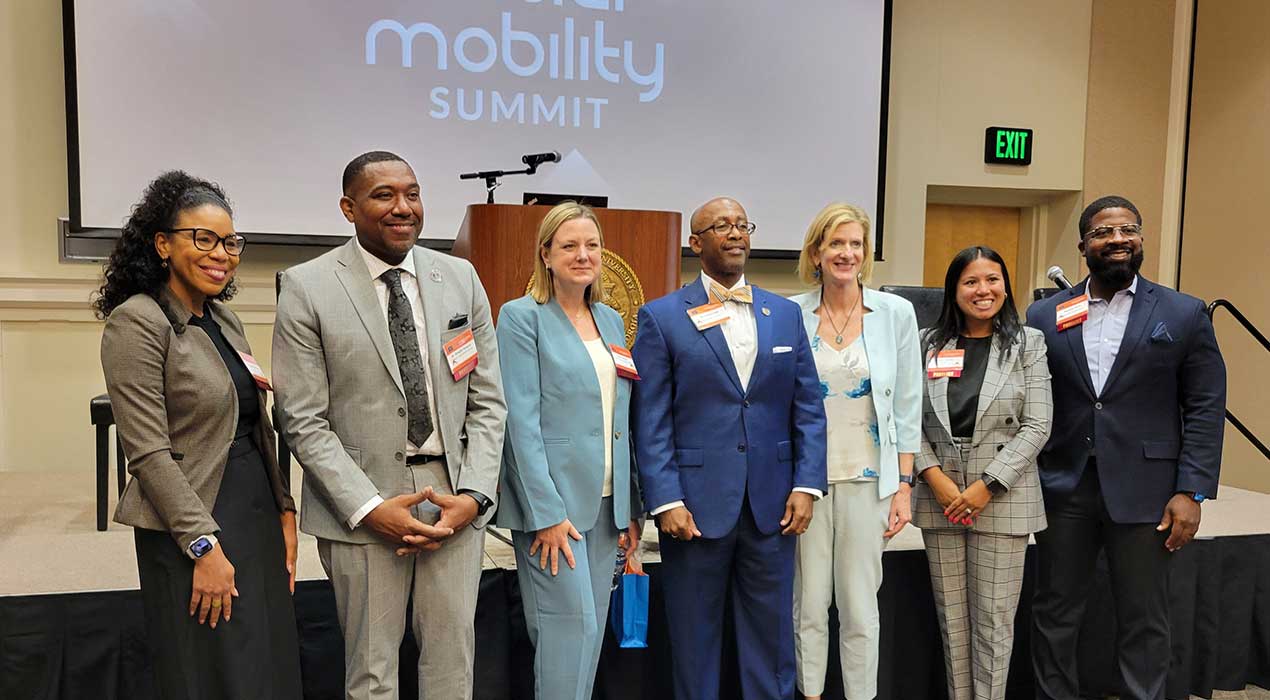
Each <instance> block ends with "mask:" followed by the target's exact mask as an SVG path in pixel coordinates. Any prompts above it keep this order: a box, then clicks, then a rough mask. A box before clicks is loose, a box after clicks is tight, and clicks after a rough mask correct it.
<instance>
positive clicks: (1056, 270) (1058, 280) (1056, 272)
mask: <svg viewBox="0 0 1270 700" xmlns="http://www.w3.org/2000/svg"><path fill="white" fill-rule="evenodd" d="M1045 276H1046V277H1048V278H1050V281H1051V282H1053V283H1054V284H1056V285H1058V288H1059V289H1071V288H1072V283H1071V282H1069V281H1068V280H1067V275H1064V274H1063V268H1061V267H1059V266H1058V265H1055V266H1054V267H1051V268H1050V269H1049V271H1048V272H1046V273H1045Z"/></svg>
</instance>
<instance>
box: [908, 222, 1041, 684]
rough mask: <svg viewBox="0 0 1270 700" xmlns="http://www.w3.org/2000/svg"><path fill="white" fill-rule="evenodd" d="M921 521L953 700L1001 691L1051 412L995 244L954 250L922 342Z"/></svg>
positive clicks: (1035, 526) (1036, 354) (1033, 333)
mask: <svg viewBox="0 0 1270 700" xmlns="http://www.w3.org/2000/svg"><path fill="white" fill-rule="evenodd" d="M922 347H923V349H924V352H925V357H926V362H927V375H926V391H925V397H924V399H923V411H922V451H921V453H920V454H919V455H918V458H917V470H918V472H919V473H920V475H921V479H920V481H921V485H920V486H919V487H918V488H917V489H916V490H915V492H914V496H915V499H914V506H913V524H914V525H917V526H918V527H920V528H922V538H923V540H924V541H925V543H926V557H927V560H928V561H929V562H930V578H931V584H932V588H933V589H934V593H935V606H936V610H937V612H938V613H939V626H940V629H941V630H942V632H943V642H944V665H945V672H946V674H947V678H948V697H949V699H950V700H970V699H971V698H974V699H975V700H989V699H991V700H999V699H1000V698H1004V697H1005V688H1006V677H1007V675H1008V671H1009V667H1010V651H1011V648H1012V647H1013V645H1014V613H1015V610H1016V609H1017V608H1018V602H1019V591H1020V588H1021V587H1022V584H1023V561H1024V555H1025V553H1026V551H1027V542H1028V535H1029V534H1031V533H1033V532H1037V531H1038V530H1043V529H1045V504H1044V503H1043V501H1042V500H1041V484H1040V479H1039V477H1038V475H1037V467H1036V456H1037V454H1039V453H1040V451H1041V448H1042V447H1043V446H1044V445H1045V441H1046V440H1047V439H1048V438H1049V434H1050V422H1051V418H1052V416H1053V402H1052V400H1051V396H1050V375H1049V364H1048V363H1047V361H1046V357H1045V338H1044V336H1043V335H1042V334H1041V332H1040V331H1037V330H1035V329H1032V328H1026V327H1024V326H1023V325H1022V324H1021V323H1020V322H1019V317H1018V312H1017V311H1016V309H1015V306H1014V295H1013V294H1012V293H1011V291H1010V273H1009V271H1008V270H1007V269H1006V266H1005V262H1004V261H1003V260H1002V259H1001V256H1000V255H998V254H997V253H996V251H994V250H992V249H991V248H987V247H985V246H972V247H970V248H966V249H965V250H963V251H961V252H960V253H958V254H957V255H956V257H954V258H953V260H952V263H951V264H950V265H949V266H948V273H947V274H946V275H945V277H944V304H943V310H942V311H941V313H940V315H939V320H938V322H937V323H936V326H935V327H934V328H931V329H927V330H926V332H925V334H924V337H923V345H922Z"/></svg>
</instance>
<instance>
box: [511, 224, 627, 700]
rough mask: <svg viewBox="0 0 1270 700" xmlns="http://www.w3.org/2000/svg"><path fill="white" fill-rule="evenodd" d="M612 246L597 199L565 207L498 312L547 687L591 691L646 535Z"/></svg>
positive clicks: (584, 699) (526, 589)
mask: <svg viewBox="0 0 1270 700" xmlns="http://www.w3.org/2000/svg"><path fill="white" fill-rule="evenodd" d="M603 246H604V240H603V236H602V234H601V232H600V224H599V221H598V220H596V218H595V214H594V213H593V212H592V211H591V210H590V208H588V207H586V206H583V205H580V204H577V203H575V202H564V203H562V204H560V205H558V206H556V207H554V208H552V209H551V211H549V212H548V213H547V215H546V217H545V218H544V219H543V221H542V224H541V225H540V226H539V228H538V245H537V249H536V250H537V255H536V256H535V259H534V279H533V285H532V287H531V288H530V291H529V294H527V295H525V296H523V297H521V298H519V299H516V300H514V301H510V302H508V303H506V304H504V305H503V307H502V309H501V310H500V311H499V318H498V347H499V356H500V363H501V368H502V375H503V392H504V394H505V395H506V397H507V433H506V438H505V441H504V445H503V472H502V477H501V487H500V493H501V499H500V501H501V503H500V505H499V509H498V514H497V515H496V517H495V524H496V525H498V526H499V527H505V528H508V529H510V530H511V531H512V542H513V544H514V546H515V552H516V565H517V579H518V580H519V582H520V591H521V597H522V599H523V600H524V608H525V623H526V625H527V626H528V628H529V636H530V639H531V640H532V641H533V643H534V649H535V652H534V677H535V684H534V687H535V695H536V697H537V698H539V700H560V699H562V698H565V699H567V698H576V700H588V699H589V698H590V697H591V686H592V683H593V682H594V681H595V669H596V665H597V664H598V663H599V660H600V647H601V645H602V642H603V634H604V629H605V622H606V620H607V617H608V609H609V592H610V589H611V582H612V580H613V566H614V562H615V561H616V557H617V548H618V547H619V546H621V547H623V548H625V549H626V550H627V555H628V556H629V555H630V554H631V553H632V552H633V551H634V549H635V547H636V546H637V545H638V543H639V526H638V523H637V522H636V518H638V516H639V513H640V512H641V511H642V510H643V508H642V506H641V504H640V499H639V493H638V489H637V487H636V478H637V476H636V469H635V468H634V466H633V465H632V463H631V448H630V433H629V430H628V425H627V417H628V408H629V406H630V395H631V379H629V378H627V377H626V376H623V374H624V371H623V370H622V369H621V367H620V362H622V361H623V360H624V359H626V358H629V357H630V355H629V354H628V353H627V354H624V352H625V349H626V331H625V324H624V323H623V322H622V317H621V316H620V315H619V314H618V313H617V312H616V311H614V310H613V309H612V308H610V307H608V306H605V305H604V304H602V303H600V296H601V294H602V291H601V289H602V288H601V286H600V257H601V253H602V251H603ZM561 560H563V562H562V561H561ZM562 564H563V565H562Z"/></svg>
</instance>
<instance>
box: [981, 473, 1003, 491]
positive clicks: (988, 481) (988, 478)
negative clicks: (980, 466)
mask: <svg viewBox="0 0 1270 700" xmlns="http://www.w3.org/2000/svg"><path fill="white" fill-rule="evenodd" d="M979 480H980V481H982V482H983V485H984V486H987V487H988V490H989V491H991V492H992V495H993V496H1000V495H1001V494H1003V493H1005V484H1003V483H1001V482H1000V481H997V479H996V477H994V476H992V475H990V474H984V475H983V476H981V477H979Z"/></svg>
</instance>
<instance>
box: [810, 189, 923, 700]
mask: <svg viewBox="0 0 1270 700" xmlns="http://www.w3.org/2000/svg"><path fill="white" fill-rule="evenodd" d="M872 268H873V251H872V246H871V244H870V240H869V217H868V214H866V213H865V212H864V211H863V210H862V209H860V208H859V207H856V206H853V205H850V204H841V203H835V204H830V205H829V206H827V207H825V208H824V209H823V210H821V212H820V213H819V214H817V215H816V218H815V220H814V221H812V223H811V226H810V227H809V228H808V230H807V236H806V239H805V240H804V242H803V250H802V254H801V255H800V256H799V259H798V274H799V276H800V277H801V278H802V280H803V282H804V283H806V284H809V285H814V286H816V287H817V289H816V290H815V291H812V292H808V293H806V294H800V295H798V296H795V297H794V298H793V300H794V301H795V302H797V303H798V305H799V306H801V307H802V309H803V323H804V325H805V327H806V329H807V337H808V338H809V339H810V342H811V348H812V355H813V357H814V358H815V361H816V371H817V373H818V374H819V375H820V389H821V394H822V396H823V397H824V402H825V417H826V418H827V419H828V431H827V440H826V442H827V455H826V457H827V459H826V462H827V465H828V471H829V492H828V493H826V494H825V496H824V498H822V499H821V500H820V502H819V503H817V504H816V508H815V512H814V515H813V517H812V521H811V525H810V526H809V527H808V528H807V531H806V532H805V533H803V534H802V535H801V536H799V538H798V551H797V558H796V565H795V569H794V641H795V649H794V650H795V657H796V660H797V676H796V677H795V679H796V681H797V685H798V688H799V690H801V691H802V693H803V695H805V696H807V698H809V699H812V698H819V697H820V695H821V694H822V693H824V688H825V671H826V667H827V664H828V656H829V606H830V604H831V603H832V602H836V603H837V606H838V619H839V621H840V630H839V633H838V647H839V652H840V656H841V664H842V679H843V685H844V686H845V693H846V697H847V698H849V699H850V700H856V699H857V698H862V699H864V700H869V699H870V698H873V697H874V696H875V695H877V677H878V631H879V629H880V624H879V619H878V601H877V593H878V588H880V587H881V585H882V550H883V549H885V548H886V543H887V541H888V540H889V539H890V538H891V537H892V536H894V535H895V534H896V533H898V532H899V531H900V530H901V529H903V527H904V525H905V524H907V523H908V522H909V520H910V518H911V517H912V515H911V513H912V512H911V504H910V503H909V495H910V492H911V490H912V486H913V459H914V456H915V455H916V454H917V453H918V452H919V451H920V450H921V440H922V359H921V351H920V349H919V347H918V338H917V317H916V315H915V314H914V313H913V305H912V304H910V303H909V302H908V301H906V300H904V299H901V298H900V297H897V296H895V295H892V294H884V293H882V292H877V291H874V290H872V289H868V288H866V287H865V286H864V282H865V281H866V280H867V279H868V277H869V273H870V272H871V271H872Z"/></svg>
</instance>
